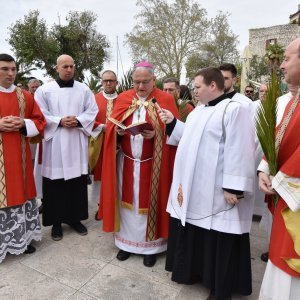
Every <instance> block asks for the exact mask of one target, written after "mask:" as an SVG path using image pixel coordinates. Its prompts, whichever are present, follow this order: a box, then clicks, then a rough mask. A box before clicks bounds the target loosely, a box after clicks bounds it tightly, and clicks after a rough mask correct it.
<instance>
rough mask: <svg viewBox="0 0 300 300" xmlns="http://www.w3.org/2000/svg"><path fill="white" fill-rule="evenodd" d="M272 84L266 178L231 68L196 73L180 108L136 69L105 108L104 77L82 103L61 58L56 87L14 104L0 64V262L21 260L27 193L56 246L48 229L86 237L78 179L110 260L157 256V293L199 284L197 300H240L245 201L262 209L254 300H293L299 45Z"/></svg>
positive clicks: (246, 286) (33, 229) (9, 64)
mask: <svg viewBox="0 0 300 300" xmlns="http://www.w3.org/2000/svg"><path fill="white" fill-rule="evenodd" d="M281 70H282V71H283V75H284V77H285V81H286V83H287V84H288V85H289V90H290V93H288V94H287V95H284V96H282V97H280V98H279V99H278V115H277V125H278V126H277V130H276V147H277V151H278V158H277V165H278V172H277V174H276V175H275V176H274V177H273V176H270V171H269V166H268V162H267V160H266V158H265V157H263V153H262V151H261V148H260V147H259V143H258V140H257V137H256V134H255V115H256V110H257V107H258V106H259V105H257V103H259V101H264V98H265V95H266V92H267V91H268V84H267V83H262V84H261V86H260V91H259V100H257V101H253V100H254V96H253V94H254V88H253V87H252V86H251V85H248V86H246V88H245V90H244V92H245V95H242V94H241V93H238V92H237V91H235V89H234V86H235V83H236V81H237V70H236V68H235V66H234V65H233V64H230V63H224V64H222V65H220V66H219V67H217V68H216V67H206V68H203V69H201V70H199V71H198V72H197V73H196V74H195V77H194V89H193V97H192V95H191V93H190V91H189V89H188V88H187V87H186V86H180V85H179V82H178V80H177V79H176V78H167V79H165V80H164V82H163V90H160V89H158V88H157V87H156V84H155V80H156V77H155V71H154V66H153V65H152V64H151V63H149V62H147V61H142V62H140V63H137V64H136V65H135V66H134V69H133V73H132V82H133V87H132V88H131V89H129V90H128V91H125V92H123V93H121V94H119V95H118V94H117V85H118V80H117V76H116V74H115V72H113V71H112V70H106V71H104V72H103V73H102V77H101V81H102V87H103V90H102V91H101V92H100V93H97V94H96V95H94V94H93V92H92V91H91V90H90V89H89V88H88V87H87V86H86V85H85V84H83V83H80V82H78V81H76V80H74V71H75V63H74V60H73V58H72V57H71V56H69V55H66V54H63V55H61V56H59V57H58V58H57V64H56V71H57V79H55V80H52V81H50V82H48V83H45V84H43V85H41V84H40V81H39V80H36V79H31V80H30V81H29V82H28V91H25V89H22V87H19V86H16V85H15V84H14V81H15V77H16V73H17V69H16V63H15V60H14V58H13V57H11V56H10V55H8V54H0V100H1V101H0V111H1V118H0V172H1V176H0V188H1V190H0V218H1V223H0V242H1V243H0V262H1V261H3V260H4V259H5V256H6V255H7V253H11V254H17V255H18V254H21V253H25V254H31V253H34V252H35V247H34V246H33V245H32V244H31V242H32V241H33V240H36V241H39V240H41V237H42V235H41V224H40V219H39V207H38V203H37V200H36V191H38V195H39V198H42V207H43V208H42V224H43V226H51V228H52V229H51V237H52V239H53V240H54V241H59V240H61V239H62V238H63V226H62V224H67V225H69V226H70V227H71V228H73V229H74V230H75V232H77V233H78V234H79V235H86V234H88V229H87V228H86V227H85V225H84V224H83V223H82V221H84V220H86V219H87V218H88V193H87V179H88V174H92V175H93V189H94V190H95V193H96V194H97V195H98V198H99V203H98V204H99V209H98V210H97V212H96V214H95V218H96V220H102V222H103V224H102V226H103V230H104V231H106V232H113V233H114V241H115V245H116V247H117V248H118V249H119V251H118V253H117V259H118V260H120V261H124V260H127V259H129V258H130V256H131V255H132V254H138V255H141V256H142V257H143V264H144V265H145V266H146V267H152V266H154V265H155V263H156V255H157V254H158V253H162V252H166V265H165V268H166V270H167V271H169V272H171V273H172V275H171V279H172V280H173V281H175V282H177V283H181V284H193V283H196V282H198V283H201V284H203V285H204V286H206V287H208V288H209V289H210V295H209V297H208V299H231V296H232V294H240V295H250V294H251V293H252V274H251V255H250V238H249V232H250V229H251V224H252V216H253V208H254V200H255V198H258V197H260V199H261V200H260V201H262V202H263V201H264V198H265V197H264V194H266V195H268V197H266V201H270V200H268V199H271V197H270V195H276V197H277V198H278V201H277V205H276V206H274V205H272V203H273V202H272V201H270V202H269V203H268V206H269V210H268V209H267V208H266V216H267V218H268V220H269V221H268V222H267V223H268V226H267V227H268V229H269V231H270V247H269V251H268V252H267V253H265V254H266V255H267V256H266V259H265V260H267V266H266V271H265V275H264V279H263V282H262V286H261V291H260V296H259V297H260V298H259V299H272V300H276V299H278V300H279V299H280V300H285V299H286V300H288V299H290V300H295V299H298V297H299V295H300V279H299V277H300V267H299V265H300V264H299V261H300V250H299V249H300V245H299V228H300V226H299V225H300V223H299V222H300V221H299V220H300V218H299V217H300V215H299V212H300V197H299V192H298V190H299V188H300V173H299V167H298V166H299V160H300V153H299V149H300V146H299V145H300V140H299V134H298V131H297V130H298V127H299V122H300V106H299V105H298V104H299V92H298V90H299V85H300V38H298V39H296V40H294V41H292V42H291V44H290V45H289V46H288V47H287V48H286V51H285V56H284V60H283V62H282V64H281ZM274 100H275V99H274ZM146 125H147V126H146ZM145 128H146V129H145ZM30 143H31V144H30ZM33 143H34V144H35V145H37V146H35V147H34V146H32V144H33ZM30 145H31V146H30ZM36 149H37V151H36ZM35 151H36V155H35V157H34V156H32V152H35ZM33 166H35V172H33ZM34 175H35V176H34ZM35 183H36V184H35ZM257 185H259V187H260V191H259V190H258V189H257ZM35 186H36V187H35ZM263 193H264V194H263ZM94 213H95V212H94ZM271 227H272V230H271Z"/></svg>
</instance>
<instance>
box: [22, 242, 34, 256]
mask: <svg viewBox="0 0 300 300" xmlns="http://www.w3.org/2000/svg"><path fill="white" fill-rule="evenodd" d="M34 252H35V247H33V246H32V245H31V244H29V245H28V246H27V248H26V250H25V251H24V253H25V254H32V253H34Z"/></svg>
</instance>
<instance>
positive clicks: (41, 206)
mask: <svg viewBox="0 0 300 300" xmlns="http://www.w3.org/2000/svg"><path fill="white" fill-rule="evenodd" d="M39 213H40V214H42V213H43V203H42V204H41V205H40V206H39Z"/></svg>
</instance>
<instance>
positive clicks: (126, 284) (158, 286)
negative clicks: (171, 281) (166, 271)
mask: <svg viewBox="0 0 300 300" xmlns="http://www.w3.org/2000/svg"><path fill="white" fill-rule="evenodd" d="M80 291H81V292H84V293H85V294H88V295H91V296H94V297H98V298H99V299H105V300H108V299H109V300H120V299H124V300H125V299H126V300H127V299H132V300H133V299H136V300H138V299H139V300H140V299H147V300H148V299H149V300H154V299H164V300H167V299H177V296H178V293H179V291H178V290H177V289H174V288H172V287H170V286H168V285H164V284H162V283H160V282H157V281H154V280H149V278H148V277H147V276H143V275H141V274H137V273H134V272H130V271H128V270H125V269H123V268H120V267H118V266H114V265H111V264H108V265H106V266H105V267H104V268H103V269H102V270H101V271H100V272H99V273H98V274H97V275H96V276H95V277H94V278H93V279H92V280H90V281H89V282H88V283H87V284H86V285H84V286H83V287H82V288H81V289H80Z"/></svg>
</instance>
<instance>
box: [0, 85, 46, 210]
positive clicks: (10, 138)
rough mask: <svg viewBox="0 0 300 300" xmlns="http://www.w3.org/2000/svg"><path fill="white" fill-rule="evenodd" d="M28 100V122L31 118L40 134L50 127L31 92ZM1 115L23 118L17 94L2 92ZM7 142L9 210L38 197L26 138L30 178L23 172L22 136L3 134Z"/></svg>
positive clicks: (5, 165) (26, 97) (5, 143)
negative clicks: (46, 127)
mask: <svg viewBox="0 0 300 300" xmlns="http://www.w3.org/2000/svg"><path fill="white" fill-rule="evenodd" d="M23 94H24V96H25V101H26V111H25V119H31V120H32V121H33V122H34V124H35V126H36V127H37V129H38V131H39V132H40V134H42V133H43V129H44V127H45V125H46V121H45V118H44V116H43V114H42V112H41V111H40V109H39V107H38V105H37V104H36V102H35V101H34V100H33V97H32V95H31V94H30V93H28V92H26V91H23ZM0 101H1V102H0V116H1V117H4V116H20V114H19V105H18V98H17V94H16V92H15V91H14V92H12V93H4V92H0ZM1 135H2V142H3V157H4V170H5V184H6V196H7V207H11V206H15V205H22V204H23V203H24V202H25V201H26V200H28V199H31V198H34V197H35V196H36V190H35V185H34V178H33V169H32V160H31V152H30V147H29V142H28V139H27V138H26V176H25V181H26V182H25V184H24V176H23V170H22V159H21V158H22V154H21V152H22V151H21V134H20V132H19V131H16V132H1Z"/></svg>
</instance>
